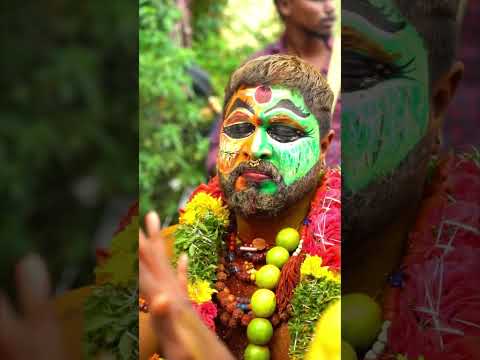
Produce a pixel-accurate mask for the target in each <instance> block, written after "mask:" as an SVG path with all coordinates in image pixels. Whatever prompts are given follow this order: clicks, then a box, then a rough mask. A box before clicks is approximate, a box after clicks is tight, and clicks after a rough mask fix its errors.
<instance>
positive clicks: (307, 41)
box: [285, 24, 331, 70]
mask: <svg viewBox="0 0 480 360" xmlns="http://www.w3.org/2000/svg"><path fill="white" fill-rule="evenodd" d="M285 39H286V47H287V52H288V53H290V54H295V55H297V56H299V57H300V58H302V59H304V60H305V61H307V62H309V63H311V64H312V65H314V66H315V67H316V68H318V69H319V70H323V68H324V67H325V66H326V64H328V61H329V59H330V53H331V51H330V49H329V47H328V45H327V41H326V39H322V38H321V37H317V36H313V35H311V34H308V33H307V32H306V31H304V30H302V29H299V28H298V27H294V26H291V25H289V24H287V25H286V28H285Z"/></svg>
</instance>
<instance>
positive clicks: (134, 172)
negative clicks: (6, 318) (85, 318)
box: [0, 0, 138, 293]
mask: <svg viewBox="0 0 480 360" xmlns="http://www.w3.org/2000/svg"><path fill="white" fill-rule="evenodd" d="M17 5H18V6H2V10H1V12H0V13H1V20H0V23H1V24H2V25H1V27H2V30H3V31H1V32H0V34H1V35H0V36H1V40H2V56H1V59H0V71H1V72H2V74H1V75H0V88H1V89H2V96H1V97H0V104H1V105H0V161H1V163H2V166H1V167H0V188H1V190H2V191H1V195H2V201H1V203H0V213H1V216H0V235H1V237H0V239H1V247H0V284H1V286H0V289H2V290H4V289H8V290H9V291H10V292H13V290H12V289H13V270H14V264H15V263H16V262H17V261H18V259H19V258H20V257H21V256H23V255H25V254H26V253H28V252H32V251H35V252H38V253H40V254H41V255H42V256H43V257H44V258H45V259H46V261H47V263H48V267H49V270H50V272H51V273H52V275H53V284H54V288H55V290H56V292H57V293H62V292H63V291H65V290H66V289H68V288H71V287H76V286H79V285H82V284H85V283H89V282H91V281H92V278H93V266H94V265H95V249H96V248H97V247H103V246H107V245H108V243H109V242H110V240H111V239H112V235H113V233H114V231H115V229H116V228H117V226H118V223H119V221H120V219H121V217H122V216H123V215H124V214H125V213H126V212H127V211H128V208H129V206H130V205H131V203H132V202H133V201H135V199H136V198H137V196H138V95H137V91H138V62H137V59H138V58H137V54H138V15H137V10H138V8H137V4H136V3H132V2H131V1H124V0H121V1H114V2H111V3H109V4H108V6H105V4H104V3H102V2H97V1H80V2H78V1H77V2H74V1H68V2H66V1H56V0H46V1H42V2H35V1H27V2H22V4H21V6H20V4H17Z"/></svg>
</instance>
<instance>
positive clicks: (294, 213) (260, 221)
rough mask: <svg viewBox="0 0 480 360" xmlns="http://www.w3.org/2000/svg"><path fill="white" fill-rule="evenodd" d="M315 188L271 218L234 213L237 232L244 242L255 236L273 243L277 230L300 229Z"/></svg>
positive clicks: (270, 243) (246, 242) (248, 241)
mask: <svg viewBox="0 0 480 360" xmlns="http://www.w3.org/2000/svg"><path fill="white" fill-rule="evenodd" d="M315 191H316V189H314V190H312V191H310V192H309V193H308V194H307V195H306V196H304V197H303V198H302V199H301V200H300V201H298V202H296V203H295V204H293V205H292V206H290V207H288V208H286V209H285V210H284V211H283V212H281V213H280V214H278V215H277V216H275V217H272V218H263V217H256V216H251V217H248V218H245V217H242V216H240V215H238V214H237V215H236V216H235V218H236V221H237V234H238V237H239V238H240V239H241V241H242V242H243V243H245V244H248V243H250V242H251V241H252V240H253V239H255V238H262V239H264V240H265V241H266V242H267V244H269V245H274V244H275V237H276V236H277V234H278V232H279V231H280V230H282V229H284V228H286V227H292V228H294V229H297V230H300V227H301V225H302V223H303V220H304V219H305V217H306V216H307V215H308V211H309V209H310V203H311V201H312V199H313V197H314V196H315Z"/></svg>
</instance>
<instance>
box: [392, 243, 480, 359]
mask: <svg viewBox="0 0 480 360" xmlns="http://www.w3.org/2000/svg"><path fill="white" fill-rule="evenodd" d="M479 256H480V249H475V250H474V249H472V248H470V247H461V248H457V249H456V250H455V251H454V252H453V253H452V254H451V255H450V256H449V257H448V258H444V259H443V260H442V259H441V258H434V259H432V260H429V261H426V262H424V263H423V264H414V265H411V266H409V267H407V268H406V270H405V283H404V288H403V290H402V292H401V294H400V297H399V310H398V312H397V314H396V316H395V317H394V319H393V323H392V326H391V327H390V330H389V346H390V349H391V350H392V351H393V352H394V353H401V354H404V355H406V356H407V357H408V358H413V359H416V358H417V357H418V356H420V355H423V356H424V357H425V359H429V360H430V359H432V360H437V359H438V360H440V359H458V360H464V359H465V360H466V359H471V357H469V353H468V352H467V351H472V349H471V348H469V347H468V346H466V345H465V344H462V341H463V339H464V337H466V336H474V337H479V336H480V295H479V294H478V284H477V276H478V274H479V273H480V264H479V263H478V258H479ZM464 345H465V346H464ZM461 349H463V350H464V352H459V350H461ZM477 350H478V349H477Z"/></svg>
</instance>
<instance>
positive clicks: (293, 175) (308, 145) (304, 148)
mask: <svg viewBox="0 0 480 360" xmlns="http://www.w3.org/2000/svg"><path fill="white" fill-rule="evenodd" d="M275 154H276V155H275V156H274V159H273V162H275V163H276V165H277V164H278V165H277V167H278V170H279V171H280V174H281V175H282V177H283V181H284V182H285V184H286V185H287V186H289V185H291V184H293V183H294V182H296V181H297V180H299V179H301V178H302V177H304V176H305V175H306V174H307V173H308V171H310V170H311V169H312V167H313V166H314V165H315V164H316V163H317V162H318V160H319V158H320V144H319V141H316V140H313V139H301V140H298V141H295V142H292V143H278V144H277V146H276V149H275Z"/></svg>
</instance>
